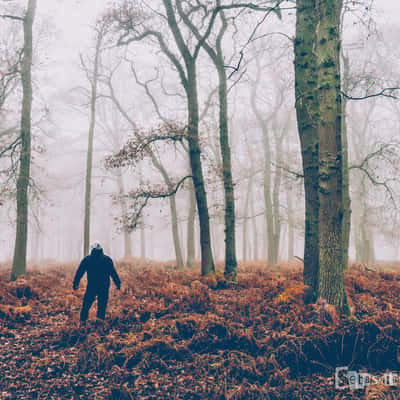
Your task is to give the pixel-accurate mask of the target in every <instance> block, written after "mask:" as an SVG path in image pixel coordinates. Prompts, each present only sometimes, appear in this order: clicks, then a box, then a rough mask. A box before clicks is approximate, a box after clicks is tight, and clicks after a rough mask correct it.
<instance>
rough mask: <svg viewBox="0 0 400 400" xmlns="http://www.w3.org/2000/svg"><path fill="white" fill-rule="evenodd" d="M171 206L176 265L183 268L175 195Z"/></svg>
mask: <svg viewBox="0 0 400 400" xmlns="http://www.w3.org/2000/svg"><path fill="white" fill-rule="evenodd" d="M169 208H170V211H171V224H172V237H173V239H174V249H175V257H176V266H177V267H178V268H183V265H184V263H183V256H182V250H181V242H180V239H179V226H178V212H177V210H176V198H175V195H173V196H171V197H170V198H169Z"/></svg>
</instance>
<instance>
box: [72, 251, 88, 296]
mask: <svg viewBox="0 0 400 400" xmlns="http://www.w3.org/2000/svg"><path fill="white" fill-rule="evenodd" d="M85 272H86V259H85V258H84V259H83V260H82V261H81V263H80V264H79V267H78V270H77V271H76V274H75V277H74V282H73V284H72V288H73V289H74V290H77V289H78V287H79V282H80V281H81V279H82V276H83V274H84V273H85Z"/></svg>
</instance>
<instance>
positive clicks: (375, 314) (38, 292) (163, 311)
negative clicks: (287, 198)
mask: <svg viewBox="0 0 400 400" xmlns="http://www.w3.org/2000/svg"><path fill="white" fill-rule="evenodd" d="M73 267H74V266H72V265H53V266H51V267H49V268H48V269H46V271H45V272H35V271H33V272H30V273H29V274H28V275H27V276H26V277H25V278H23V279H19V280H18V281H17V282H7V279H8V276H9V274H8V273H6V272H0V371H1V374H0V398H1V399H36V398H40V399H246V400H247V399H271V400H272V399H282V400H291V399H299V400H300V399H301V400H307V399H324V400H325V399H337V400H338V399H400V384H399V385H398V386H397V387H391V386H385V385H383V384H380V383H378V384H374V385H370V386H368V387H366V388H364V389H359V390H350V389H343V390H338V389H335V385H334V376H335V368H336V367H341V366H343V367H349V369H350V370H354V371H359V372H369V373H371V374H374V375H377V376H378V375H379V376H381V375H382V374H384V373H385V372H388V371H394V372H400V273H399V272H397V271H396V270H395V269H394V268H393V269H392V270H391V269H390V268H389V267H388V266H387V267H385V269H384V270H381V271H378V272H375V271H368V270H364V269H362V268H357V266H353V267H352V268H350V270H349V271H348V272H347V274H346V283H347V290H348V294H349V296H350V298H351V300H352V303H353V304H352V307H353V312H354V313H353V316H352V317H350V318H341V317H339V316H338V315H337V314H336V312H335V311H334V309H332V308H331V307H330V306H328V305H326V304H323V303H320V304H317V305H304V303H303V300H302V294H303V289H304V288H303V285H302V283H301V282H302V277H301V271H300V269H299V268H298V267H297V268H296V266H295V265H292V266H288V265H286V266H282V268H280V269H278V268H275V269H273V270H271V269H269V268H266V267H265V266H263V265H261V264H259V265H257V264H246V265H241V266H240V268H239V276H238V283H237V284H232V283H228V282H226V281H225V280H224V279H223V278H222V275H217V279H216V280H213V279H206V280H204V279H203V280H202V279H201V278H200V276H199V274H198V272H197V270H196V272H195V271H187V270H185V271H176V270H173V269H172V268H168V267H167V266H163V265H161V264H157V263H146V262H144V261H141V260H130V261H125V262H121V263H119V265H118V270H119V272H120V276H121V279H122V282H123V286H122V290H121V291H120V292H118V291H117V290H115V288H113V289H112V290H111V293H110V303H109V308H108V315H107V320H106V323H105V324H104V326H101V325H97V324H96V322H95V320H94V319H95V318H94V317H95V307H93V310H92V311H91V321H90V322H89V323H88V325H87V326H86V327H84V328H80V327H79V325H78V317H79V309H80V304H81V300H82V295H83V288H82V286H83V285H82V283H83V282H82V283H81V289H79V291H78V292H73V291H72V289H71V286H72V276H73Z"/></svg>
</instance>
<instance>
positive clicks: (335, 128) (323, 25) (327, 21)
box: [316, 0, 349, 313]
mask: <svg viewBox="0 0 400 400" xmlns="http://www.w3.org/2000/svg"><path fill="white" fill-rule="evenodd" d="M341 11H342V1H341V0H322V1H320V2H319V4H318V16H319V20H318V24H317V37H316V39H317V42H316V43H317V44H316V52H317V57H318V67H319V70H318V83H319V88H318V89H319V90H318V92H319V110H320V120H319V187H320V189H319V193H320V196H319V198H320V210H319V220H320V226H319V245H320V252H319V257H320V274H319V284H318V296H319V297H321V298H323V299H325V300H326V301H327V302H328V303H329V304H333V305H335V306H337V307H338V309H339V310H340V311H341V312H343V313H348V312H349V307H348V303H347V296H346V292H345V285H344V262H345V260H344V241H343V213H344V209H343V154H342V140H343V138H342V120H341V117H342V103H341V93H340V89H341V80H340V76H341V71H340V69H341V68H340V53H339V51H340V16H341Z"/></svg>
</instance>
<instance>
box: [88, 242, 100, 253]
mask: <svg viewBox="0 0 400 400" xmlns="http://www.w3.org/2000/svg"><path fill="white" fill-rule="evenodd" d="M101 253H103V247H102V246H101V244H100V242H98V241H97V240H96V241H94V242H93V243H92V244H91V245H90V254H101Z"/></svg>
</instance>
